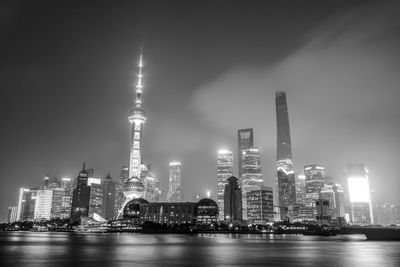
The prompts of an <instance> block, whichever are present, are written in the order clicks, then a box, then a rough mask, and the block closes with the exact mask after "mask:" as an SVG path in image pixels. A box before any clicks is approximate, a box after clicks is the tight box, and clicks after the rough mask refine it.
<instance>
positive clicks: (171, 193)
mask: <svg viewBox="0 0 400 267" xmlns="http://www.w3.org/2000/svg"><path fill="white" fill-rule="evenodd" d="M167 200H168V201H169V202H181V201H182V200H183V196H182V164H181V163H180V162H179V161H174V162H170V163H169V188H168V196H167Z"/></svg>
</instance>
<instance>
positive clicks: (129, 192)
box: [120, 51, 147, 213]
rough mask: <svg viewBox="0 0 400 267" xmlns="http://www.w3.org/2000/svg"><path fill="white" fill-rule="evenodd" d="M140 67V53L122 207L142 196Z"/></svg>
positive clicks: (143, 114) (141, 65)
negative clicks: (127, 172) (127, 176)
mask: <svg viewBox="0 0 400 267" xmlns="http://www.w3.org/2000/svg"><path fill="white" fill-rule="evenodd" d="M142 67H143V54H142V51H141V52H140V59H139V73H138V75H137V79H138V80H137V85H136V100H135V106H134V107H133V108H132V109H131V110H130V112H129V122H130V123H131V124H132V132H131V141H130V156H129V178H128V179H127V180H126V181H125V183H124V195H125V197H126V199H125V202H124V204H123V205H122V207H121V209H120V213H121V212H122V209H123V207H124V206H125V204H126V203H127V202H129V201H130V200H132V199H133V198H140V197H142V196H143V194H144V185H143V181H142V180H141V176H140V173H141V169H140V168H141V164H142V153H141V145H142V125H143V124H144V123H145V122H146V120H147V117H146V113H145V111H144V108H143V107H142V93H143V91H142V90H143V85H142V78H143V75H142Z"/></svg>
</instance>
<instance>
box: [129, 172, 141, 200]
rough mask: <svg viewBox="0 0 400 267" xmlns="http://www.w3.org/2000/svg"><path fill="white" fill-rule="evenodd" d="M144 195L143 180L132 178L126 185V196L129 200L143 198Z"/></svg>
mask: <svg viewBox="0 0 400 267" xmlns="http://www.w3.org/2000/svg"><path fill="white" fill-rule="evenodd" d="M143 194H144V185H143V182H142V180H140V179H139V178H137V177H132V178H130V179H128V180H126V181H125V183H124V195H125V197H126V198H128V199H133V198H141V197H143Z"/></svg>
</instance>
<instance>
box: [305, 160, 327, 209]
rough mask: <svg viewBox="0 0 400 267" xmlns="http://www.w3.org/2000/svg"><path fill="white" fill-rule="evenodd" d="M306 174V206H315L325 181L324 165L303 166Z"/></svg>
mask: <svg viewBox="0 0 400 267" xmlns="http://www.w3.org/2000/svg"><path fill="white" fill-rule="evenodd" d="M304 175H305V176H306V180H305V183H306V203H305V204H306V206H307V207H313V208H315V203H316V202H315V201H316V200H317V199H319V198H320V191H321V188H322V187H323V186H324V183H325V167H324V166H322V165H319V164H311V165H306V166H304Z"/></svg>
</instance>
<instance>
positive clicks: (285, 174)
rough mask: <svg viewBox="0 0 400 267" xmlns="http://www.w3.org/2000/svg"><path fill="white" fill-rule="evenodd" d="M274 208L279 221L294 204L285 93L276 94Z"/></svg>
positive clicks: (294, 193)
mask: <svg viewBox="0 0 400 267" xmlns="http://www.w3.org/2000/svg"><path fill="white" fill-rule="evenodd" d="M275 103H276V124H277V145H276V169H277V176H276V187H277V190H276V192H277V194H276V206H277V207H278V212H279V214H280V219H281V220H283V219H285V218H286V217H288V213H289V210H290V207H291V206H293V205H294V204H295V203H296V183H295V174H294V171H293V164H292V144H291V141H290V129H289V114H288V108H287V103H286V93H285V92H276V95H275Z"/></svg>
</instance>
